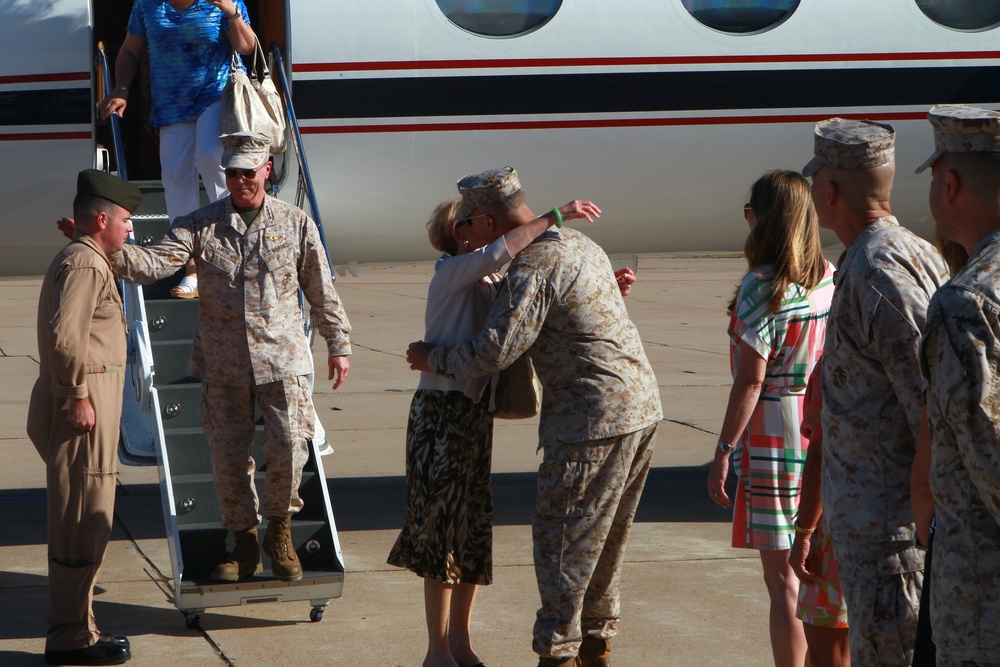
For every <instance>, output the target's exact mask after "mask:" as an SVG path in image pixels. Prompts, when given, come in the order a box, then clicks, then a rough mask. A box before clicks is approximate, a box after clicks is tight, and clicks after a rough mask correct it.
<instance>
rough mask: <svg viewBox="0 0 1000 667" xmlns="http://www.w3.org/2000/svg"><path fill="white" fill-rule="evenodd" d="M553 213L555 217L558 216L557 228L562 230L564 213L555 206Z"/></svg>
mask: <svg viewBox="0 0 1000 667" xmlns="http://www.w3.org/2000/svg"><path fill="white" fill-rule="evenodd" d="M552 213H553V215H555V216H556V227H558V228H559V229H562V226H563V219H562V211H560V210H559V207H558V206H553V207H552Z"/></svg>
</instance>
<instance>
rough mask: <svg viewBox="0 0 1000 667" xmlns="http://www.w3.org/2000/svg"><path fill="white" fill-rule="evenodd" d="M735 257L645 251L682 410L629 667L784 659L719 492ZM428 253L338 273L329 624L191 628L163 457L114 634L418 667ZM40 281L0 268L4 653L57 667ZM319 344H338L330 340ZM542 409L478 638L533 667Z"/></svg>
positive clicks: (135, 484) (500, 539) (258, 610)
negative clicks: (775, 654) (716, 500)
mask: <svg viewBox="0 0 1000 667" xmlns="http://www.w3.org/2000/svg"><path fill="white" fill-rule="evenodd" d="M745 266H746V265H745V262H744V260H743V259H742V258H740V257H736V256H729V257H698V256H691V255H686V256H667V255H656V256H648V255H640V256H639V257H638V271H637V273H638V278H639V283H638V284H637V286H636V287H635V289H633V290H632V292H633V294H632V296H631V297H629V299H628V300H627V304H628V308H629V312H630V314H631V316H632V319H633V320H634V321H635V323H636V325H637V326H638V328H639V331H640V333H641V334H642V338H643V342H644V345H645V348H646V352H647V354H648V355H649V358H650V360H651V362H652V364H653V368H654V369H655V371H656V376H657V378H658V380H659V385H660V392H661V395H662V398H663V405H664V411H665V414H666V417H665V418H664V420H663V422H662V423H661V424H660V429H659V434H658V437H657V443H656V454H655V457H654V459H653V469H652V471H651V474H650V477H649V482H648V483H647V485H646V490H645V494H644V495H643V498H642V502H641V504H640V507H639V513H638V516H637V518H636V523H635V526H634V528H633V530H632V535H631V538H630V541H629V545H628V551H627V554H626V562H625V565H624V572H623V588H624V590H623V594H622V597H623V605H622V607H623V609H622V621H621V623H620V626H619V629H620V632H621V634H620V635H619V637H618V638H617V639H616V640H615V641H614V643H613V652H612V659H613V664H614V665H616V666H617V667H627V666H638V665H654V666H656V667H660V666H671V667H673V666H676V667H687V666H704V665H735V664H740V665H751V666H752V665H769V664H772V660H771V652H770V646H769V641H768V620H767V619H768V604H767V593H766V590H765V588H764V583H763V579H762V576H761V569H760V564H759V560H758V557H757V554H756V552H754V551H748V550H741V549H733V548H731V547H730V546H729V542H730V514H729V512H728V511H725V510H722V509H720V508H718V507H716V506H715V505H713V504H712V503H711V502H710V501H709V499H708V497H707V494H706V493H705V484H704V480H705V476H706V474H707V472H708V465H709V463H710V461H711V458H712V452H713V447H714V444H715V441H716V438H717V434H718V429H719V426H720V424H721V422H722V417H723V413H724V411H725V406H726V399H727V396H728V391H729V386H730V383H731V376H730V373H729V360H728V342H727V336H726V333H725V330H726V325H727V317H726V315H725V307H726V303H727V301H728V299H729V298H730V297H731V295H732V293H733V290H734V288H735V285H736V283H737V281H738V279H739V277H740V276H741V275H742V273H743V271H744V270H745ZM431 273H432V263H430V262H419V263H411V264H395V265H392V266H388V265H385V266H383V265H364V266H362V267H361V273H360V276H359V277H354V276H351V275H349V274H348V275H347V276H344V277H342V278H339V279H338V281H337V287H338V290H339V292H340V294H341V296H342V297H343V300H344V302H345V304H346V306H347V310H348V314H349V316H350V318H351V323H352V325H353V327H354V334H353V336H352V339H353V345H354V356H353V357H352V360H351V374H350V377H349V379H348V380H347V382H346V384H345V385H344V387H342V388H341V390H339V391H337V392H333V391H332V390H331V389H330V386H329V384H327V383H319V382H318V383H317V395H316V405H317V409H318V412H319V415H320V419H321V420H322V421H323V424H324V425H325V427H326V429H327V434H328V436H329V438H330V440H331V442H332V444H333V446H334V448H335V450H336V451H335V453H334V454H332V455H330V456H327V457H326V458H325V459H324V466H325V469H326V474H327V477H328V486H329V489H330V494H331V498H332V502H333V509H334V514H335V516H336V520H337V524H338V530H339V535H340V541H341V546H342V549H343V555H344V560H345V563H346V567H347V573H346V577H345V582H344V593H343V597H341V598H339V599H335V600H332V601H331V602H330V606H329V607H327V610H326V613H325V615H324V618H323V620H322V621H320V622H318V623H312V622H310V621H309V610H310V606H309V604H308V603H307V602H288V603H270V604H257V605H253V606H247V607H225V608H216V609H210V610H208V611H206V612H205V614H204V615H203V617H202V619H201V629H200V630H199V629H188V628H187V627H186V625H185V622H184V616H183V615H182V614H181V613H180V612H179V611H177V609H176V608H175V607H174V606H173V604H172V603H171V601H170V599H169V592H170V587H169V585H168V584H165V583H164V581H165V580H168V579H169V578H170V576H171V569H170V559H169V555H168V551H167V544H166V540H165V537H164V535H165V532H164V528H163V523H162V510H161V501H160V495H159V487H158V479H157V472H156V469H155V468H136V467H125V466H122V467H121V469H120V477H119V488H118V498H117V506H116V521H115V529H114V533H113V535H112V542H111V545H110V547H109V549H108V554H107V558H106V561H105V566H104V568H103V571H102V574H101V577H100V580H99V586H100V588H99V590H98V595H97V596H96V598H95V605H94V606H95V612H96V614H97V618H98V620H99V622H100V623H101V627H102V629H103V630H105V631H109V632H114V633H116V634H125V635H128V636H129V637H130V638H131V642H132V652H133V656H134V657H133V659H132V661H131V662H130V663H129V664H130V665H135V666H136V667H139V666H144V665H149V666H161V665H184V666H185V667H188V666H191V667H196V666H206V667H208V666H215V665H277V666H285V665H288V666H291V665H302V664H319V665H333V666H337V667H339V666H345V667H346V666H358V667H376V666H383V665H389V666H396V665H400V666H406V667H411V666H419V665H420V664H421V662H422V660H423V656H424V651H425V649H426V633H425V627H424V613H423V597H422V584H421V581H420V580H419V579H418V578H417V577H416V576H414V575H413V574H411V573H409V572H407V571H403V570H399V569H397V568H394V567H391V566H389V565H386V562H385V559H386V556H387V555H388V552H389V549H390V547H391V546H392V544H393V542H394V541H395V538H396V535H397V533H398V531H399V528H400V526H401V525H402V521H403V518H404V514H405V492H404V478H403V474H404V433H405V427H406V415H407V407H408V405H409V401H410V398H411V395H412V393H413V391H414V389H415V388H416V384H417V374H416V373H414V372H412V371H410V370H409V369H408V367H407V364H406V362H405V361H404V351H405V349H406V345H407V343H409V342H410V341H411V340H415V339H418V338H419V337H420V335H421V334H422V332H423V312H424V304H425V297H426V289H427V283H428V281H429V279H430V276H431ZM40 285H41V278H40V277H35V278H0V457H2V463H0V600H2V603H0V665H3V666H14V667H16V666H20V665H41V664H43V660H42V655H41V654H42V651H43V649H44V633H45V613H46V598H47V587H46V548H45V474H44V467H43V465H42V463H41V461H40V460H39V458H38V455H37V454H36V452H35V450H34V448H33V447H32V446H31V444H30V443H29V441H28V440H27V437H26V436H25V434H24V424H25V419H26V414H27V408H28V396H29V392H30V389H31V386H32V384H33V383H34V380H35V377H36V376H37V372H38V363H37V346H36V342H35V309H36V303H37V298H38V291H39V287H40ZM317 350H318V351H319V353H320V354H325V351H324V350H322V349H320V348H318V347H317ZM537 426H538V423H537V419H532V420H526V421H523V422H502V421H497V425H496V432H495V437H494V460H493V483H494V487H495V514H496V517H495V520H496V527H495V530H494V583H493V585H491V586H488V587H484V588H483V589H482V590H481V592H480V595H479V599H478V602H477V605H476V610H475V614H474V617H473V636H474V638H475V642H476V647H477V650H478V652H479V655H480V657H481V658H482V659H483V661H484V663H485V664H486V665H488V666H489V667H509V666H515V667H517V666H528V667H533V666H534V665H535V664H536V660H535V656H534V654H533V653H532V652H531V626H532V622H533V620H534V614H535V610H536V608H537V605H538V594H537V591H536V589H535V583H534V574H533V570H532V565H531V529H530V522H531V514H532V508H533V504H534V495H535V487H534V484H535V471H536V469H537V466H538V462H539V456H538V455H537V454H536V451H535V447H536V444H537Z"/></svg>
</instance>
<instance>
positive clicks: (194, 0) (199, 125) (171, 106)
mask: <svg viewBox="0 0 1000 667" xmlns="http://www.w3.org/2000/svg"><path fill="white" fill-rule="evenodd" d="M256 39H257V38H256V37H255V36H254V33H253V30H252V29H251V28H250V23H249V17H248V16H247V8H246V5H244V3H243V0H135V4H134V5H133V6H132V15H131V16H130V17H129V22H128V34H126V36H125V43H124V44H122V48H121V51H119V52H118V59H117V60H116V61H115V80H116V82H117V84H118V87H117V88H115V89H114V90H113V91H111V93H110V94H109V95H108V96H107V97H105V98H104V101H103V102H102V103H101V109H100V113H101V117H102V118H107V117H108V116H109V115H111V114H117V115H118V116H122V115H123V114H124V113H125V107H126V106H127V105H128V91H129V86H130V85H131V84H132V81H133V80H134V79H135V75H136V73H137V72H138V71H139V63H140V62H141V60H142V54H143V51H146V50H147V49H148V50H149V78H150V81H149V83H150V91H151V93H152V97H153V109H152V111H151V112H150V114H149V122H150V124H151V125H153V126H154V127H158V128H160V168H161V171H162V174H163V176H162V177H163V189H164V196H165V197H166V201H167V216H168V217H169V218H170V220H171V221H173V219H174V218H176V217H178V216H181V215H185V214H187V213H190V212H191V211H194V210H196V209H198V208H200V207H201V199H200V196H199V190H198V176H199V174H200V175H201V179H202V181H203V182H204V184H205V191H206V192H207V193H208V198H209V199H210V200H212V201H216V200H218V199H221V198H222V197H225V196H226V195H227V194H229V193H228V191H227V190H226V179H225V174H223V171H222V166H221V164H220V163H221V159H222V143H221V142H220V141H219V134H220V128H221V125H222V91H223V89H224V88H225V87H226V81H227V80H228V79H229V63H230V59H231V55H232V52H233V49H236V50H237V51H239V52H240V53H242V54H244V55H249V54H250V53H253V50H254V44H255V43H256ZM188 273H189V275H188V276H186V277H185V278H184V280H183V281H182V282H181V284H180V285H178V287H175V288H174V296H179V297H193V296H197V295H198V283H197V278H195V276H194V268H193V266H191V267H189V271H188Z"/></svg>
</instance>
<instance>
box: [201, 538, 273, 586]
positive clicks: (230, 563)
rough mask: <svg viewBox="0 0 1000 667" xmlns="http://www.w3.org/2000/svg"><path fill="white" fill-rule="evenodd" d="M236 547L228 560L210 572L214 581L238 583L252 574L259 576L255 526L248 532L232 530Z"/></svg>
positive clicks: (258, 555) (261, 568)
mask: <svg viewBox="0 0 1000 667" xmlns="http://www.w3.org/2000/svg"><path fill="white" fill-rule="evenodd" d="M233 536H234V537H235V538H236V545H235V546H234V547H233V552H232V553H231V554H229V560H227V561H226V562H225V563H219V564H218V565H216V566H215V569H214V570H212V579H214V580H215V581H239V580H240V579H242V578H243V577H249V576H250V575H252V574H260V573H261V571H263V569H264V568H263V567H262V566H261V564H260V546H259V545H258V544H257V526H254V527H253V528H250V529H248V530H234V531H233Z"/></svg>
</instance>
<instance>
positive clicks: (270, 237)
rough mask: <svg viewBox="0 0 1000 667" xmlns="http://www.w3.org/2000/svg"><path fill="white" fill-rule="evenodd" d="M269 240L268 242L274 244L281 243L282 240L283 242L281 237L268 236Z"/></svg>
mask: <svg viewBox="0 0 1000 667" xmlns="http://www.w3.org/2000/svg"><path fill="white" fill-rule="evenodd" d="M267 240H268V241H271V242H274V241H280V240H281V237H280V236H268V237H267Z"/></svg>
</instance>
